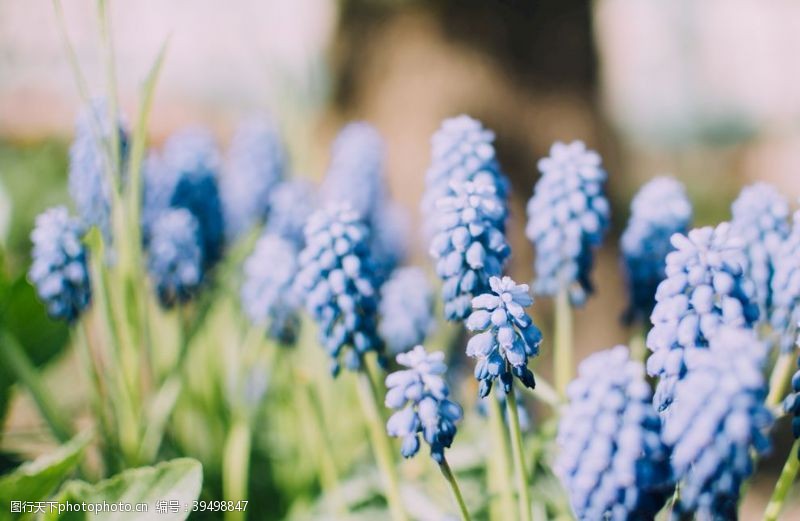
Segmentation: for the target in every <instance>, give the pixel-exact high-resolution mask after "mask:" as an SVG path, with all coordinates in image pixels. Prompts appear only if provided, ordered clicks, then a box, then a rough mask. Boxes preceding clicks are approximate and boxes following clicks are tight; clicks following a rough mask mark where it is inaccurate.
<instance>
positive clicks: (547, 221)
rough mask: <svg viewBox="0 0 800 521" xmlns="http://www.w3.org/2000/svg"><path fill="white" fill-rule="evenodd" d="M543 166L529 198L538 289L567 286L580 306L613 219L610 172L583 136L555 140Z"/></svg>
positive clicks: (551, 290) (555, 290) (555, 289)
mask: <svg viewBox="0 0 800 521" xmlns="http://www.w3.org/2000/svg"><path fill="white" fill-rule="evenodd" d="M538 166H539V171H540V172H541V173H542V177H541V178H540V179H539V181H538V182H537V183H536V187H535V188H534V193H533V197H531V199H530V201H528V208H527V211H528V225H527V227H526V228H525V234H526V235H527V237H528V239H529V240H530V241H531V242H532V243H533V244H534V246H535V247H536V283H535V285H534V292H535V293H536V294H538V295H547V296H553V295H556V294H558V293H560V292H562V291H567V292H568V293H569V297H570V301H571V302H572V304H573V305H575V306H580V305H582V304H583V303H584V302H585V301H586V297H587V295H588V294H590V293H591V292H592V283H591V279H590V275H591V270H592V265H593V263H594V250H595V248H597V247H599V246H600V244H601V243H602V241H603V237H604V236H605V233H606V230H607V229H608V224H609V204H608V200H607V199H606V196H605V194H604V192H603V185H604V184H605V181H606V177H607V176H606V172H605V170H604V169H603V167H602V164H601V159H600V155H599V154H598V153H597V152H595V151H593V150H587V148H586V146H585V145H584V144H583V142H582V141H573V142H572V143H570V144H565V143H560V142H556V143H554V144H553V146H552V147H551V148H550V156H549V157H545V158H542V159H540V160H539V165H538Z"/></svg>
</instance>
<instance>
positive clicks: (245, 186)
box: [220, 118, 286, 239]
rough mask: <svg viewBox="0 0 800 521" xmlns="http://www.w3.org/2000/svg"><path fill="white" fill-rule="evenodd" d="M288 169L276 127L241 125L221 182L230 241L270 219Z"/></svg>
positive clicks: (266, 123)
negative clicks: (277, 189)
mask: <svg viewBox="0 0 800 521" xmlns="http://www.w3.org/2000/svg"><path fill="white" fill-rule="evenodd" d="M285 169H286V154H285V153H284V150H283V145H282V143H281V138H280V135H279V133H278V129H277V128H276V127H275V125H273V124H272V123H271V122H270V121H269V120H267V119H264V118H255V119H250V120H246V121H244V122H243V123H242V124H240V125H239V128H237V130H236V133H235V134H234V136H233V140H232V141H231V144H230V147H229V148H228V156H227V162H226V165H225V173H224V175H223V176H222V177H221V179H220V191H221V193H222V200H223V203H224V210H225V227H226V230H227V236H228V239H235V238H236V237H238V236H239V235H241V234H242V233H244V232H246V231H247V230H249V229H250V228H251V227H252V226H254V225H256V224H259V223H261V222H263V221H264V220H265V219H266V218H267V213H268V211H269V202H270V195H271V192H272V190H273V189H274V188H275V187H276V186H277V185H278V183H280V182H281V180H282V179H283V176H284V171H285Z"/></svg>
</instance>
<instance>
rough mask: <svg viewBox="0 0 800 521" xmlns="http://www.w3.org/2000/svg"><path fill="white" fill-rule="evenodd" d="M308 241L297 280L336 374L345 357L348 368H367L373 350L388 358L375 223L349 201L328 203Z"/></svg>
mask: <svg viewBox="0 0 800 521" xmlns="http://www.w3.org/2000/svg"><path fill="white" fill-rule="evenodd" d="M305 242H306V246H305V248H304V249H303V251H302V252H300V257H299V261H300V272H299V273H298V275H297V279H296V281H295V283H296V284H297V288H298V291H299V292H300V293H299V294H300V295H302V298H303V300H304V302H305V307H306V310H307V311H308V313H309V314H310V315H311V317H312V318H313V319H314V320H315V321H316V322H317V325H318V327H319V339H320V343H321V344H322V346H323V347H324V348H325V350H326V351H327V352H328V354H329V355H330V357H331V373H332V374H333V375H334V376H336V375H337V374H338V373H339V369H340V367H341V365H340V363H341V358H344V363H345V365H346V366H347V368H348V369H350V370H359V369H361V368H362V366H363V357H364V355H365V354H367V353H368V352H370V351H374V352H377V353H378V360H379V362H382V352H383V343H382V341H381V339H380V336H379V335H378V329H377V326H378V289H377V281H376V277H375V274H374V271H373V267H372V261H371V259H370V249H369V228H368V227H367V225H366V224H365V223H364V221H363V219H361V218H360V217H359V214H358V213H357V212H356V211H354V210H353V209H352V208H351V207H350V206H349V205H347V204H344V205H333V206H326V207H324V208H322V209H320V210H317V211H316V212H314V213H313V214H312V215H311V217H309V219H308V223H307V224H306V229H305ZM347 347H349V348H350V349H345V348H347Z"/></svg>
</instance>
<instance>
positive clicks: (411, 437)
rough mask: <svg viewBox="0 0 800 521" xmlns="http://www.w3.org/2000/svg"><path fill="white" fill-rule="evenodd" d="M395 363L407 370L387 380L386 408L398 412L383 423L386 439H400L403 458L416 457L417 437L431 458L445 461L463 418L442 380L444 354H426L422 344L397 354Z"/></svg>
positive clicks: (388, 377)
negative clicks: (425, 446) (457, 426)
mask: <svg viewBox="0 0 800 521" xmlns="http://www.w3.org/2000/svg"><path fill="white" fill-rule="evenodd" d="M397 363H398V364H400V365H402V366H404V367H407V368H408V369H401V370H399V371H395V372H394V373H391V374H390V375H388V376H387V377H386V388H387V392H386V406H387V407H389V408H390V409H394V410H397V412H395V413H394V414H392V416H391V417H390V418H389V421H388V422H387V423H386V430H387V432H388V433H389V436H394V437H397V438H401V439H402V447H401V450H400V452H401V453H402V454H403V456H404V457H406V458H411V457H413V456H415V455H416V454H417V452H418V451H419V447H420V442H419V435H420V434H422V439H423V440H425V443H427V444H428V446H430V449H431V457H432V458H433V459H434V460H435V461H436V462H437V463H442V462H443V461H444V450H445V449H447V448H450V445H452V443H453V438H454V437H455V435H456V423H457V422H458V421H459V420H460V419H461V417H462V410H461V406H459V405H458V404H457V403H455V402H453V401H451V400H450V399H449V398H448V396H449V394H450V390H449V388H448V386H447V383H446V382H445V380H444V374H445V373H446V372H447V366H446V365H445V363H444V353H442V352H441V351H436V352H434V353H430V354H428V353H427V352H426V351H425V348H424V347H422V346H421V345H418V346H416V347H415V348H414V349H412V350H411V351H409V352H407V353H401V354H399V355H397Z"/></svg>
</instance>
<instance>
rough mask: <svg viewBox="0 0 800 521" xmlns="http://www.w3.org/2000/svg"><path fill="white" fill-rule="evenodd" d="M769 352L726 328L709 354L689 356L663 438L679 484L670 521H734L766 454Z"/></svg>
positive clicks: (743, 332)
mask: <svg viewBox="0 0 800 521" xmlns="http://www.w3.org/2000/svg"><path fill="white" fill-rule="evenodd" d="M767 352H768V350H767V346H766V345H765V344H763V343H761V342H759V341H758V339H757V338H756V336H755V333H754V332H753V330H751V329H742V328H729V327H723V328H720V330H719V331H718V332H717V333H716V334H715V335H714V337H713V338H712V339H711V345H710V347H709V348H708V349H702V350H694V352H692V355H691V356H687V360H686V364H687V374H686V376H685V377H684V378H683V379H681V380H680V381H679V382H678V383H677V385H676V386H675V393H674V397H675V399H674V402H673V404H672V406H671V407H670V409H669V413H668V414H667V415H666V416H665V417H664V426H663V433H662V439H663V440H664V442H665V443H666V444H667V445H668V446H669V447H670V448H671V451H672V457H671V459H670V461H671V465H672V470H673V473H674V475H675V477H676V479H678V480H680V496H679V500H678V501H677V502H676V504H675V505H674V507H673V512H672V514H673V515H672V518H673V519H687V518H689V516H691V515H694V518H695V519H701V520H717V519H720V520H722V519H725V520H728V519H731V520H735V519H737V509H738V508H737V507H738V503H739V492H740V489H741V486H742V483H743V482H744V480H746V479H747V478H748V477H749V476H750V475H751V474H752V472H753V458H752V454H753V453H756V454H764V453H765V452H766V451H768V449H769V446H770V443H769V438H768V436H767V431H768V430H769V428H770V427H771V425H772V420H773V419H772V415H771V413H770V412H769V410H768V409H767V408H766V407H765V406H764V399H765V398H766V395H767V383H766V381H765V380H764V377H763V376H762V370H763V366H764V361H765V359H766V355H767Z"/></svg>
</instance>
